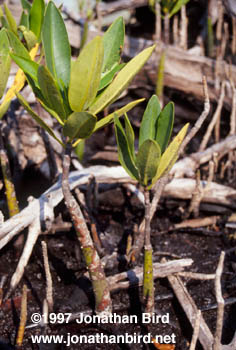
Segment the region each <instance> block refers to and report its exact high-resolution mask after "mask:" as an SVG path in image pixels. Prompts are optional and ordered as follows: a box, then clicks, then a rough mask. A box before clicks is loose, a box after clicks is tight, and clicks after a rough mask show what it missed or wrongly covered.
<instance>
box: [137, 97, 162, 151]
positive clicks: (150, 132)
mask: <svg viewBox="0 0 236 350" xmlns="http://www.w3.org/2000/svg"><path fill="white" fill-rule="evenodd" d="M160 112H161V106H160V103H159V100H158V97H157V96H156V95H153V96H152V97H151V98H150V100H149V101H148V104H147V107H146V109H145V111H144V114H143V118H142V121H141V126H140V130H139V147H140V146H141V145H142V143H143V142H144V141H145V140H149V139H151V140H155V136H156V121H157V118H158V116H159V114H160Z"/></svg>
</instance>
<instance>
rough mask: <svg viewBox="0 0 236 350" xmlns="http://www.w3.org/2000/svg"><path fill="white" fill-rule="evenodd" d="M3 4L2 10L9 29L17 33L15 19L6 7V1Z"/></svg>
mask: <svg viewBox="0 0 236 350" xmlns="http://www.w3.org/2000/svg"><path fill="white" fill-rule="evenodd" d="M3 5H4V11H5V14H6V17H7V22H8V24H9V27H10V29H11V30H12V31H13V33H15V34H16V35H17V24H16V21H15V18H14V17H13V15H12V13H11V11H10V10H9V8H8V7H7V5H6V3H4V4H3Z"/></svg>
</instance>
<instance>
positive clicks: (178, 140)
mask: <svg viewBox="0 0 236 350" xmlns="http://www.w3.org/2000/svg"><path fill="white" fill-rule="evenodd" d="M188 126H189V123H187V124H185V126H184V127H183V128H182V129H181V130H180V132H179V133H178V134H177V136H175V138H174V140H173V141H172V142H171V143H170V145H169V146H168V147H167V149H166V150H165V152H164V154H163V155H162V157H161V161H160V165H159V167H158V170H157V175H156V177H155V178H154V180H153V184H154V183H155V182H156V181H157V180H158V179H159V178H160V177H161V176H164V175H165V174H167V173H168V172H169V171H170V169H171V168H172V166H173V165H174V164H175V162H176V160H177V159H178V152H179V148H180V146H181V144H182V142H183V140H184V138H185V135H186V133H187V130H188Z"/></svg>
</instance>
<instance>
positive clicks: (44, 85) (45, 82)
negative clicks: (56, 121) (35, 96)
mask: <svg viewBox="0 0 236 350" xmlns="http://www.w3.org/2000/svg"><path fill="white" fill-rule="evenodd" d="M37 77H38V84H39V86H40V89H41V91H42V94H43V96H44V98H45V101H46V102H47V103H46V104H47V105H48V107H49V108H51V109H54V110H55V112H56V113H57V114H58V115H59V116H60V118H61V119H62V120H64V119H65V118H66V113H65V109H64V105H63V99H62V96H61V94H60V91H59V89H58V87H57V85H56V81H55V79H54V78H53V76H52V74H51V73H50V71H49V70H48V69H47V67H44V66H39V68H38V74H37Z"/></svg>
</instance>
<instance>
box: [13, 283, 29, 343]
mask: <svg viewBox="0 0 236 350" xmlns="http://www.w3.org/2000/svg"><path fill="white" fill-rule="evenodd" d="M26 321H27V287H26V285H25V284H24V285H23V289H22V297H21V309H20V324H19V328H18V332H17V338H16V348H17V349H21V347H22V343H23V339H24V333H25V326H26Z"/></svg>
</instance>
